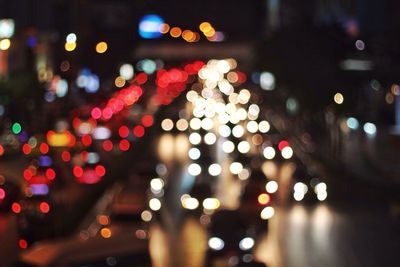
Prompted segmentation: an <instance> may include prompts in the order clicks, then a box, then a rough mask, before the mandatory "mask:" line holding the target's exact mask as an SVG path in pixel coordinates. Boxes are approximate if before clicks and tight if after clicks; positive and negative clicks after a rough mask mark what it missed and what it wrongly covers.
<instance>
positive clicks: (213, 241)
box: [208, 237, 225, 250]
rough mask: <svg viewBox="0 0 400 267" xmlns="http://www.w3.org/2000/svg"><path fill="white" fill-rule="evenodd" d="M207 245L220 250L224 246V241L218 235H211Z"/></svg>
mask: <svg viewBox="0 0 400 267" xmlns="http://www.w3.org/2000/svg"><path fill="white" fill-rule="evenodd" d="M208 246H209V247H210V248H211V249H213V250H221V249H223V248H224V246H225V243H224V241H223V240H222V239H221V238H219V237H211V238H210V239H209V240H208Z"/></svg>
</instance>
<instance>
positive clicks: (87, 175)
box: [72, 164, 106, 184]
mask: <svg viewBox="0 0 400 267" xmlns="http://www.w3.org/2000/svg"><path fill="white" fill-rule="evenodd" d="M72 173H73V175H74V176H75V177H76V179H77V181H78V182H79V183H84V184H94V183H98V182H99V181H100V180H101V178H102V177H103V176H104V175H106V168H105V167H104V166H103V165H100V164H99V165H96V166H95V167H94V168H85V169H84V168H82V167H81V166H75V167H74V168H73V169H72Z"/></svg>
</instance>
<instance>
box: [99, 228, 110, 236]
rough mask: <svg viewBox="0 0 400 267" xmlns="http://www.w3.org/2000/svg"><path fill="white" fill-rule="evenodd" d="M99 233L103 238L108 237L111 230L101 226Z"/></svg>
mask: <svg viewBox="0 0 400 267" xmlns="http://www.w3.org/2000/svg"><path fill="white" fill-rule="evenodd" d="M100 234H101V236H102V237H104V238H110V237H111V230H110V229H109V228H103V229H101V231H100Z"/></svg>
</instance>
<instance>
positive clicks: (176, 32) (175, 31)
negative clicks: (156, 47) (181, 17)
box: [169, 27, 182, 38]
mask: <svg viewBox="0 0 400 267" xmlns="http://www.w3.org/2000/svg"><path fill="white" fill-rule="evenodd" d="M169 34H171V36H172V37H174V38H178V37H179V36H181V34H182V30H181V28H179V27H173V28H172V29H171V30H170V32H169Z"/></svg>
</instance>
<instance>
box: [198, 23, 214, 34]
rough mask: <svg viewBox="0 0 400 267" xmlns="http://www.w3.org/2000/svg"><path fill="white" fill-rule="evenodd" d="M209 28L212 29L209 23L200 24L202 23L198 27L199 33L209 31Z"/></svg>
mask: <svg viewBox="0 0 400 267" xmlns="http://www.w3.org/2000/svg"><path fill="white" fill-rule="evenodd" d="M211 28H212V26H211V24H210V23H209V22H207V21H205V22H202V23H201V24H200V26H199V29H200V31H202V32H206V31H208V30H209V29H211Z"/></svg>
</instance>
